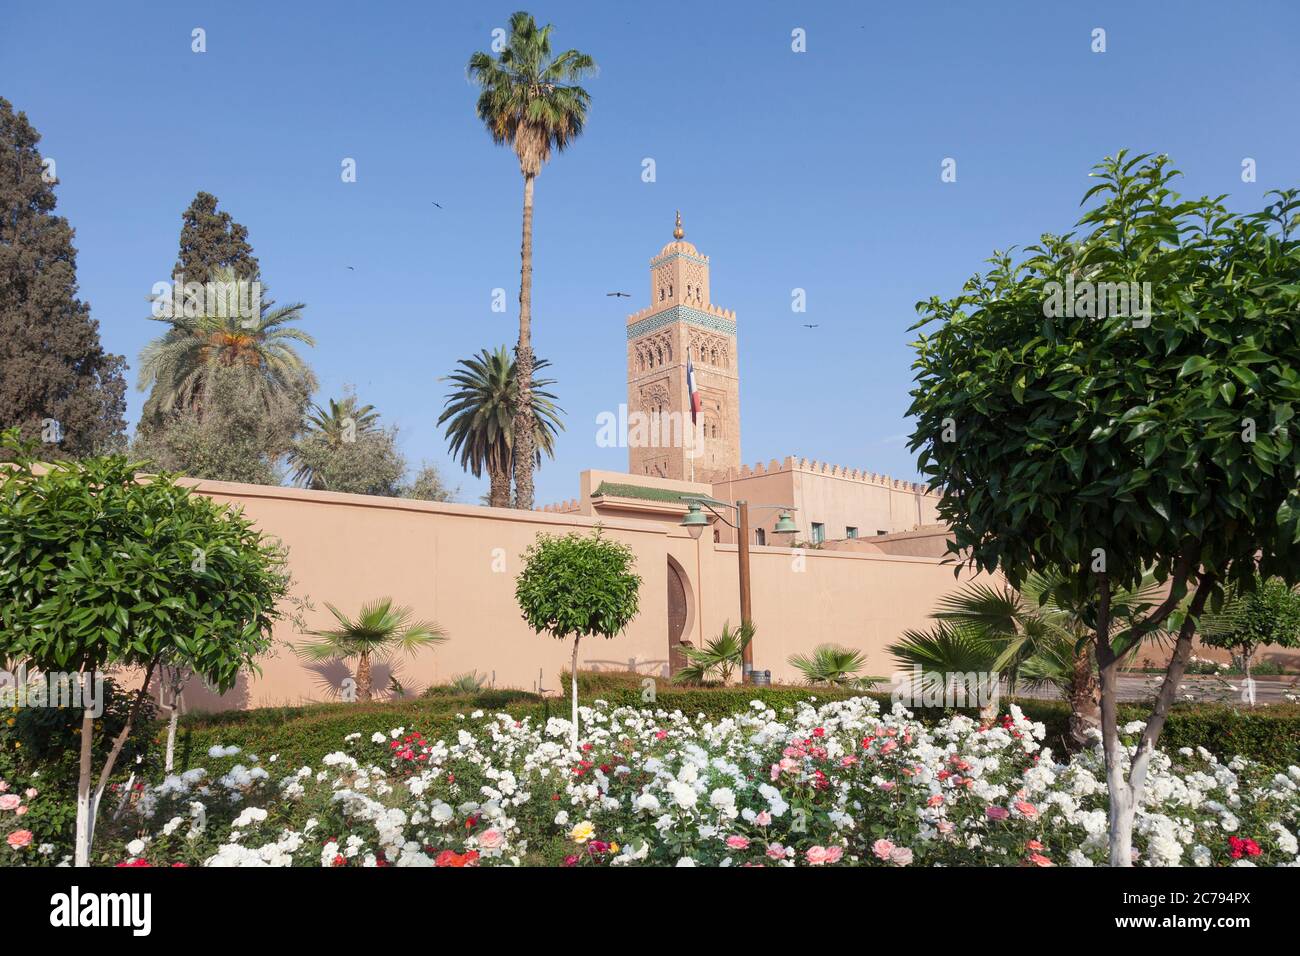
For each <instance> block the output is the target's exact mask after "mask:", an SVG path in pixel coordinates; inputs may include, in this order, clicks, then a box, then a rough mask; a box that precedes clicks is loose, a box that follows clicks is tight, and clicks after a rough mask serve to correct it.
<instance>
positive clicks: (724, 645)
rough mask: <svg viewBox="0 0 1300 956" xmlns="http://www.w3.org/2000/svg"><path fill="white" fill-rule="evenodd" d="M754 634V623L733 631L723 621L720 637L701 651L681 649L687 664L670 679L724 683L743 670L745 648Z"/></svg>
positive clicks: (707, 643)
mask: <svg viewBox="0 0 1300 956" xmlns="http://www.w3.org/2000/svg"><path fill="white" fill-rule="evenodd" d="M754 630H755V628H754V622H753V621H744V622H742V623H741V625H740V627H737V628H733V627H732V626H731V622H730V621H724V622H723V624H722V633H720V634H719V635H718V636H717V637H713V638H709V639H707V640H705V642H704V646H703V647H684V648H682V653H683V654H684V655H685V656H686V660H687V664H686V666H685V667H683V668H682V669H681V670H679V671H678V672H677V673H676V674H674V675H673V680H674V681H676V682H678V683H692V684H699V683H703V682H704V681H707V680H710V679H712V678H716V679H717V680H720V681H721V682H722V683H724V684H725V683H727V682H728V681H730V680H731V675H732V673H733V672H735V671H736V670H737V669H738V668H740V667H741V666H742V664H743V662H744V657H745V648H746V647H748V646H749V643H750V641H752V640H753V639H754Z"/></svg>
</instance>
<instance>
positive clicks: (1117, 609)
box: [889, 573, 1157, 746]
mask: <svg viewBox="0 0 1300 956" xmlns="http://www.w3.org/2000/svg"><path fill="white" fill-rule="evenodd" d="M1068 584H1069V581H1068V579H1067V577H1066V576H1065V575H1063V574H1060V573H1056V574H1039V573H1034V574H1030V575H1029V576H1028V577H1027V578H1026V579H1025V581H1024V583H1023V584H1022V585H1021V588H1020V590H1019V591H1018V592H1017V591H1015V590H1013V589H1012V588H1010V587H1008V586H1006V585H1003V586H1001V587H995V586H993V585H990V584H987V583H982V582H971V583H969V584H967V585H966V586H965V587H963V588H962V589H961V590H960V591H958V592H956V593H955V594H950V595H948V596H946V597H944V598H942V599H941V600H940V601H939V603H938V610H936V611H935V613H934V614H933V615H931V616H932V617H934V618H935V619H936V620H937V621H938V624H937V625H936V626H935V627H934V628H932V629H931V630H930V631H905V632H904V634H903V639H902V640H901V641H900V642H898V643H897V644H893V645H891V646H890V648H889V650H890V652H891V653H892V654H893V655H894V657H895V658H896V659H897V660H899V661H900V662H902V663H904V664H906V665H908V666H913V667H918V668H920V669H921V670H922V671H926V672H928V673H936V672H937V673H940V674H946V675H951V674H967V673H977V674H992V673H1001V672H1005V673H1006V675H1007V683H1008V685H1009V689H1010V690H1011V691H1012V692H1013V693H1014V692H1015V689H1016V686H1017V684H1018V683H1020V682H1025V683H1028V684H1031V685H1040V686H1041V685H1051V686H1053V687H1055V688H1056V689H1057V690H1058V691H1059V692H1060V694H1061V696H1062V697H1064V698H1065V699H1066V701H1068V702H1069V704H1070V724H1069V728H1070V738H1071V741H1072V742H1073V743H1075V744H1076V745H1079V746H1082V745H1084V744H1086V743H1087V741H1088V731H1089V729H1090V728H1099V727H1100V726H1101V695H1100V684H1099V681H1098V676H1097V672H1096V669H1095V667H1094V663H1093V660H1092V657H1091V656H1090V655H1089V653H1088V648H1089V646H1090V641H1089V638H1090V637H1091V636H1092V634H1093V633H1094V630H1093V623H1092V620H1091V616H1090V613H1089V606H1088V604H1087V603H1086V602H1080V601H1078V600H1076V599H1074V598H1072V597H1071V596H1070V593H1071V592H1070V588H1069V587H1068ZM1156 591H1157V588H1156V585H1155V584H1154V582H1153V581H1152V580H1151V579H1150V578H1148V579H1147V580H1146V581H1144V582H1143V584H1142V585H1141V586H1140V587H1138V588H1137V589H1135V590H1132V591H1117V592H1116V594H1115V596H1114V599H1113V604H1112V608H1111V611H1112V620H1113V621H1114V622H1115V628H1116V630H1121V629H1123V628H1124V627H1125V626H1127V622H1131V621H1132V620H1133V619H1135V618H1136V617H1138V616H1139V615H1140V614H1141V613H1142V612H1143V611H1144V609H1145V608H1146V607H1147V606H1148V605H1149V603H1150V602H1151V600H1152V599H1153V598H1154V597H1155V594H1156ZM992 707H993V711H992V713H993V714H994V715H996V701H994V702H993V704H992ZM981 716H988V715H986V714H982V715H981Z"/></svg>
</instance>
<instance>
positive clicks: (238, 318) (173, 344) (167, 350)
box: [136, 266, 316, 414]
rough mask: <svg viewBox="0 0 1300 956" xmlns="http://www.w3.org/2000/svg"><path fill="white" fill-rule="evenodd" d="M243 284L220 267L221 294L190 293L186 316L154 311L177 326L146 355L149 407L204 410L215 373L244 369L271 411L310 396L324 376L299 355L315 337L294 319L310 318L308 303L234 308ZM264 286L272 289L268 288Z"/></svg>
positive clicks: (143, 372) (216, 273)
mask: <svg viewBox="0 0 1300 956" xmlns="http://www.w3.org/2000/svg"><path fill="white" fill-rule="evenodd" d="M238 281H240V280H239V279H238V277H237V276H236V275H235V271H234V269H232V268H230V267H229V266H222V267H220V268H217V269H215V270H213V276H212V283H209V284H208V285H209V286H212V287H213V288H215V289H217V290H219V292H218V294H217V295H216V296H211V295H208V294H207V292H206V287H205V292H204V293H201V294H193V295H187V297H186V299H185V308H184V309H183V310H181V314H179V315H170V316H165V317H164V316H151V317H150V318H152V319H153V320H155V321H158V322H166V323H168V324H169V325H170V326H171V328H169V329H168V330H167V331H166V332H165V333H163V335H161V336H160V337H159V338H156V339H154V340H153V341H152V342H150V343H149V344H148V345H146V346H145V347H144V349H143V350H141V352H140V377H139V380H138V382H137V386H136V387H137V388H139V390H140V391H142V392H143V391H146V390H152V391H151V393H150V396H149V399H148V401H147V404H148V405H149V406H150V407H151V409H152V410H153V411H154V412H162V413H166V412H170V411H173V410H175V409H178V408H182V409H184V408H194V409H197V410H198V411H199V412H200V414H201V413H202V409H203V406H204V399H205V397H206V395H207V393H208V389H209V388H210V386H211V383H212V378H213V376H214V372H215V370H217V369H220V368H237V369H241V370H243V371H245V372H246V373H248V383H247V386H246V387H247V388H249V389H250V390H251V392H252V394H253V395H254V396H255V397H256V398H257V399H258V400H259V401H260V402H261V403H262V404H263V405H265V406H266V407H267V408H270V407H271V405H272V403H273V402H275V401H276V400H277V399H280V398H284V397H287V396H298V395H301V396H303V397H305V396H307V395H310V394H311V393H312V391H313V390H314V389H315V388H316V376H315V375H314V374H313V373H312V371H311V368H310V367H309V366H308V365H307V363H306V361H305V360H304V359H303V358H302V356H301V355H299V354H298V350H297V349H296V348H295V345H296V344H302V345H306V346H314V345H315V344H316V341H315V339H313V338H312V337H311V335H309V334H308V333H306V332H304V331H303V330H302V329H299V328H294V327H292V326H291V325H290V324H289V323H291V322H296V321H298V320H299V319H301V318H302V310H303V309H304V308H305V306H304V305H303V304H302V303H301V302H295V303H292V304H290V305H285V306H280V307H278V308H276V307H275V302H274V301H272V300H271V299H268V298H266V297H265V296H264V295H263V296H261V297H260V299H259V300H258V301H257V303H256V306H257V311H256V314H255V315H248V314H246V313H243V312H242V311H241V309H239V308H235V307H232V305H233V303H232V301H231V292H230V290H233V289H234V288H236V286H235V283H237V282H238ZM261 291H262V292H263V293H264V292H265V291H266V289H265V287H262V289H261Z"/></svg>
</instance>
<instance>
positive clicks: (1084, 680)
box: [1070, 648, 1101, 747]
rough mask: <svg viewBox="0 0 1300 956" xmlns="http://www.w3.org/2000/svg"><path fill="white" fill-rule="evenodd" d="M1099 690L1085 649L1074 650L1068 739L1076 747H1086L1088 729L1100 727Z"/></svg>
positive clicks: (1095, 675)
mask: <svg viewBox="0 0 1300 956" xmlns="http://www.w3.org/2000/svg"><path fill="white" fill-rule="evenodd" d="M1100 692H1101V685H1100V683H1099V682H1098V680H1097V674H1096V673H1095V672H1094V671H1093V669H1092V659H1091V658H1090V657H1089V656H1088V651H1087V649H1086V648H1085V649H1083V650H1079V651H1075V654H1074V673H1073V675H1072V676H1071V679H1070V741H1071V742H1072V743H1073V744H1074V745H1075V746H1077V747H1086V746H1087V745H1088V741H1089V740H1090V739H1091V737H1090V735H1089V731H1092V730H1096V729H1098V728H1100V727H1101V699H1100Z"/></svg>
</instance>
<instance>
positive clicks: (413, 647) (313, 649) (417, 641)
mask: <svg viewBox="0 0 1300 956" xmlns="http://www.w3.org/2000/svg"><path fill="white" fill-rule="evenodd" d="M325 606H326V607H327V608H329V611H330V613H331V614H333V615H334V618H335V620H337V621H338V622H339V626H338V627H336V628H331V629H327V630H321V631H308V632H307V633H309V634H311V635H312V636H313V637H317V638H319V639H320V640H318V641H309V642H305V643H303V644H299V645H298V646H297V648H296V650H297V651H298V653H299V654H300V655H301V656H303V657H305V658H307V659H308V660H314V661H336V660H347V659H349V658H352V657H355V658H356V659H357V674H356V681H357V699H358V700H361V701H368V700H370V698H371V695H372V688H371V677H370V662H371V659H372V658H374V659H377V660H387V659H389V658H391V657H393V656H394V655H395V654H398V653H406V654H414V653H415V652H416V651H418V650H419V649H420V648H422V647H431V646H433V645H435V644H442V643H444V642H445V641H446V640H447V633H446V632H445V631H444V630H443V629H442V628H440V627H439V626H438V625H437V624H434V623H432V622H431V621H413V620H411V616H412V612H411V609H410V608H409V607H393V599H392V598H387V597H385V598H379V599H378V600H375V601H371V602H369V603H368V604H363V605H362V606H361V612H360V613H359V614H358V615H357V616H356V619H355V620H352V619H350V618H348V616H347V615H346V614H344V613H343V612H342V611H340V610H339V609H338V608H336V607H335V606H334V605H333V604H326V605H325Z"/></svg>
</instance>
